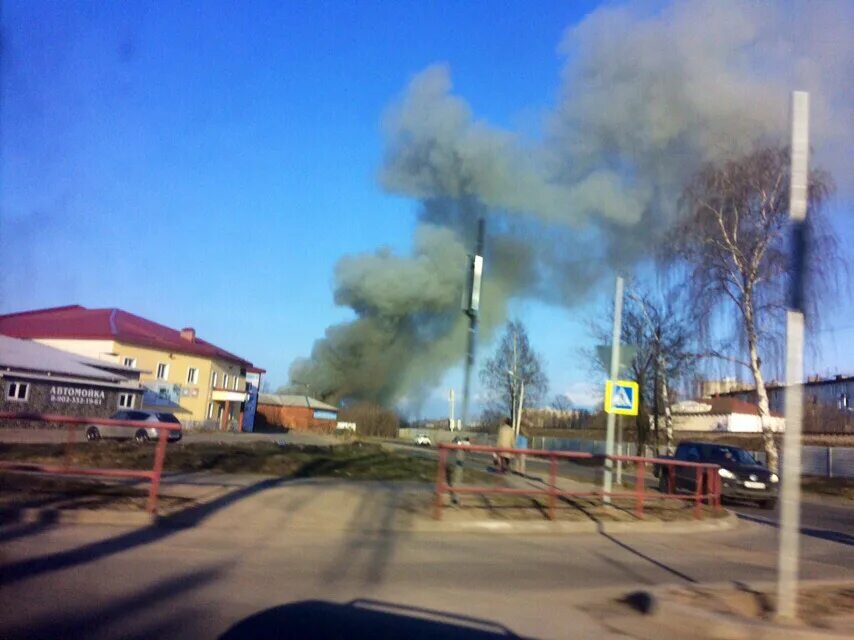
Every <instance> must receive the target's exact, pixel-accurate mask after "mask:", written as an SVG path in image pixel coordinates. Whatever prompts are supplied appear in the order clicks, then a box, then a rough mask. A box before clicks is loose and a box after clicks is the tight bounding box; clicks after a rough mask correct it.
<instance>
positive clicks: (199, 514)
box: [0, 478, 294, 585]
mask: <svg viewBox="0 0 854 640" xmlns="http://www.w3.org/2000/svg"><path fill="white" fill-rule="evenodd" d="M287 482H294V480H293V479H292V478H270V479H267V480H262V481H260V482H256V483H255V484H252V485H249V486H247V487H244V488H242V489H238V490H236V491H232V492H230V493H227V494H225V495H223V496H220V497H219V498H216V499H215V500H212V501H211V502H208V503H205V504H201V505H197V506H194V507H190V508H188V509H185V510H183V511H181V512H180V513H177V514H175V515H174V516H168V517H165V518H162V519H161V520H160V521H159V522H158V523H157V524H152V525H149V526H147V527H144V528H142V529H135V530H133V531H129V532H127V533H123V534H121V535H118V536H115V537H113V538H109V539H107V540H99V541H97V542H92V543H90V544H85V545H82V546H80V547H77V548H74V549H69V550H67V551H59V552H56V553H51V554H48V555H44V556H39V557H36V558H30V559H27V560H20V561H18V562H13V563H10V564H7V565H4V566H2V567H0V585H8V584H11V583H14V582H17V581H19V580H23V579H24V578H29V577H31V576H37V575H40V574H43V573H47V572H50V571H58V570H60V569H67V568H69V567H75V566H78V565H81V564H86V563H89V562H93V561H95V560H99V559H101V558H104V557H107V556H110V555H113V554H116V553H121V552H123V551H128V550H130V549H133V548H136V547H140V546H144V545H148V544H151V543H153V542H157V541H159V540H162V539H164V538H168V537H169V536H172V535H174V534H175V533H176V532H178V531H180V530H182V529H185V528H190V527H194V526H196V525H197V524H199V523H200V522H202V521H203V520H204V519H206V518H208V517H209V516H211V515H212V514H214V513H216V512H217V511H220V510H222V509H224V508H226V507H228V506H230V505H233V504H234V503H236V502H238V501H240V500H243V499H245V498H248V497H250V496H253V495H255V494H257V493H260V492H262V491H266V490H268V489H272V488H274V487H278V486H281V485H283V484H285V483H287Z"/></svg>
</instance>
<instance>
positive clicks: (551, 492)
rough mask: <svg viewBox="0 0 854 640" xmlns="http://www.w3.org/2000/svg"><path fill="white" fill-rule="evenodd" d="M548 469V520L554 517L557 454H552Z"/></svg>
mask: <svg viewBox="0 0 854 640" xmlns="http://www.w3.org/2000/svg"><path fill="white" fill-rule="evenodd" d="M550 458H551V468H550V469H549V520H554V519H555V494H556V493H557V456H555V455H552V456H550Z"/></svg>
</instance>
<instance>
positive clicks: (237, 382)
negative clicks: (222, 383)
mask: <svg viewBox="0 0 854 640" xmlns="http://www.w3.org/2000/svg"><path fill="white" fill-rule="evenodd" d="M239 386H240V378H238V377H237V376H234V390H235V391H237V388H238V387H239Z"/></svg>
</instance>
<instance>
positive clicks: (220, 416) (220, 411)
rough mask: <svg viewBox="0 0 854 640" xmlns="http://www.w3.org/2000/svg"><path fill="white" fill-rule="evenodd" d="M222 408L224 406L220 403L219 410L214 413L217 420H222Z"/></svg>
mask: <svg viewBox="0 0 854 640" xmlns="http://www.w3.org/2000/svg"><path fill="white" fill-rule="evenodd" d="M223 408H224V407H223V406H222V405H219V411H217V414H216V417H217V420H222V411H223Z"/></svg>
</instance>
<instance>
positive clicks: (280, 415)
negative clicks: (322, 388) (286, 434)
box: [255, 393, 338, 433]
mask: <svg viewBox="0 0 854 640" xmlns="http://www.w3.org/2000/svg"><path fill="white" fill-rule="evenodd" d="M255 421H256V424H257V425H258V426H259V427H264V426H266V427H272V428H276V427H278V428H289V429H298V430H309V429H311V430H318V431H324V432H328V433H331V432H332V431H334V430H335V425H336V424H337V422H338V407H335V406H333V405H331V404H326V403H325V402H321V401H320V400H316V399H314V398H311V397H309V396H297V395H278V394H271V393H262V394H260V395H259V396H258V409H257V413H256V416H255Z"/></svg>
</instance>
